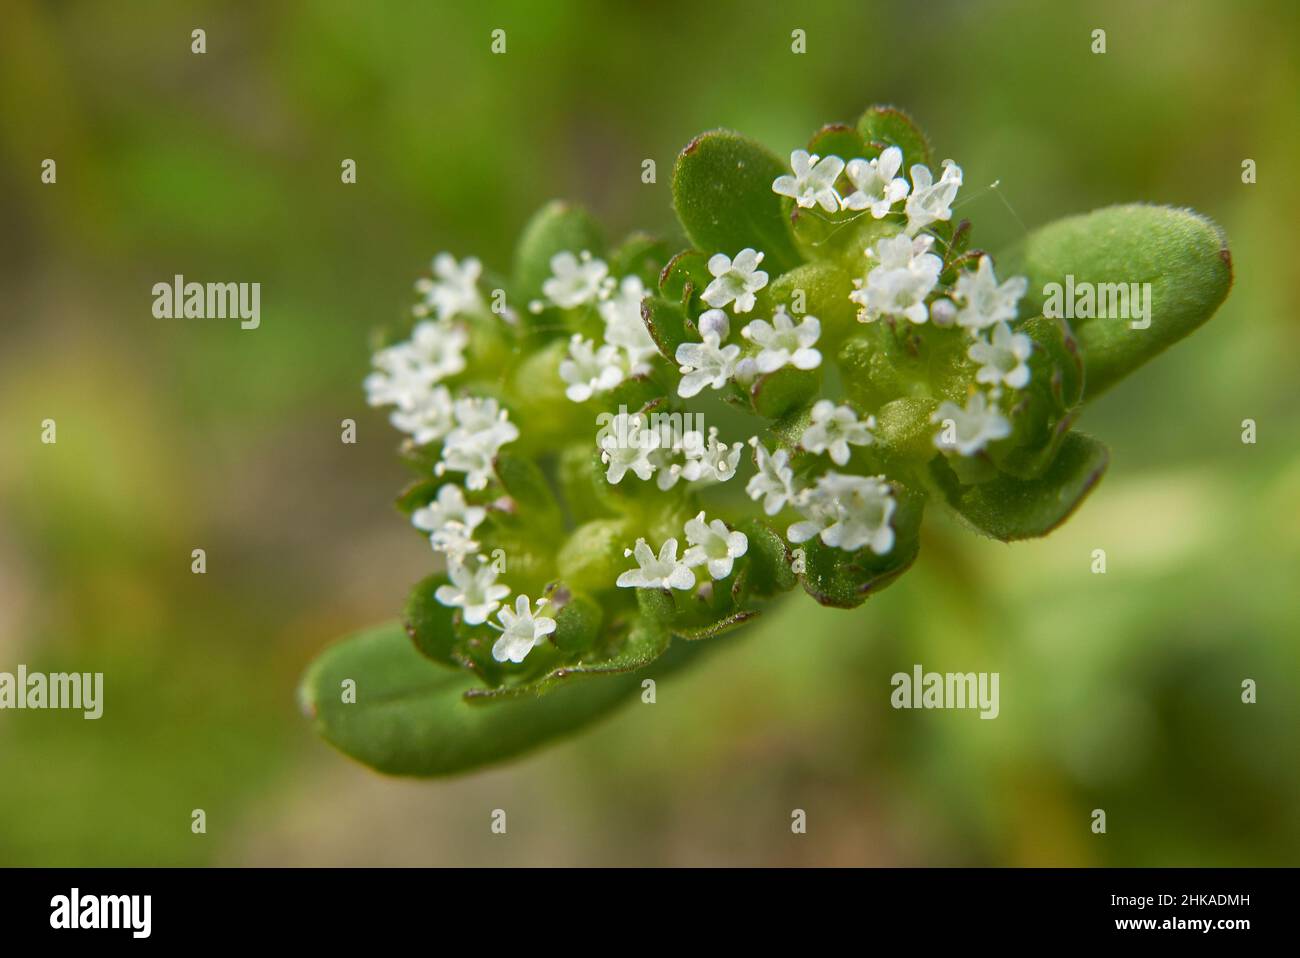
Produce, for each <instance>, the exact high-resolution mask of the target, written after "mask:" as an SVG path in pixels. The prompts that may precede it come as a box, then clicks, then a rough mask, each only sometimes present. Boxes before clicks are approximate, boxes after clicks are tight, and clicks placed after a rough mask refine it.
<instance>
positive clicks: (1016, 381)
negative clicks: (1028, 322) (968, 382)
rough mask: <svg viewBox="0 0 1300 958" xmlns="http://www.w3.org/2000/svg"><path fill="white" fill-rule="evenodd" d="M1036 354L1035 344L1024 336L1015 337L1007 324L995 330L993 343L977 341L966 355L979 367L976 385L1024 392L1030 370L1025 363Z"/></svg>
mask: <svg viewBox="0 0 1300 958" xmlns="http://www.w3.org/2000/svg"><path fill="white" fill-rule="evenodd" d="M1033 351H1034V341H1033V340H1032V339H1030V338H1029V337H1028V336H1026V335H1025V334H1024V333H1013V332H1012V331H1011V327H1010V326H1008V325H1007V324H1006V323H998V324H997V325H996V326H994V327H993V340H992V342H985V341H984V340H983V339H976V340H975V342H974V343H972V344H971V347H970V349H968V350H967V351H966V355H967V356H969V357H970V358H971V359H972V360H974V361H975V362H977V363H979V364H980V371H979V372H978V373H976V374H975V381H976V382H977V383H991V384H992V385H994V386H997V385H999V384H1003V385H1007V386H1010V387H1011V388H1012V389H1023V388H1024V387H1025V385H1026V384H1027V383H1028V382H1029V366H1028V364H1027V363H1026V362H1025V360H1026V359H1028V358H1029V354H1030V353H1032V352H1033Z"/></svg>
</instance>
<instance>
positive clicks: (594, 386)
mask: <svg viewBox="0 0 1300 958" xmlns="http://www.w3.org/2000/svg"><path fill="white" fill-rule="evenodd" d="M620 358H621V357H620V355H619V351H618V347H617V346H610V345H609V344H606V345H604V346H601V347H600V348H599V349H597V348H596V344H595V343H593V342H592V341H591V340H590V339H583V338H582V336H581V335H580V334H578V333H574V334H573V338H572V339H570V340H569V356H568V358H567V359H563V360H561V361H560V378H561V379H563V380H564V381H565V382H566V383H568V384H569V387H568V388H567V389H565V390H564V395H566V396H568V397H569V398H570V399H572V400H573V401H574V402H586V401H587V400H588V399H590V398H591V397H592V396H594V395H595V394H596V393H603V392H606V391H608V390H610V389H613V388H614V387H615V386H617V385H618V384H619V383H621V382H622V381H623V367H622V365H621V364H620V362H619V360H620Z"/></svg>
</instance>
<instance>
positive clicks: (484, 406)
mask: <svg viewBox="0 0 1300 958" xmlns="http://www.w3.org/2000/svg"><path fill="white" fill-rule="evenodd" d="M452 413H453V416H454V417H455V421H456V427H455V428H454V429H452V431H451V432H449V433H448V434H447V438H446V440H445V441H444V442H443V447H442V460H441V461H440V462H439V463H438V465H437V467H436V468H435V470H434V471H435V473H436V474H437V475H442V474H443V473H444V472H446V471H447V470H448V469H450V470H452V471H453V472H463V473H465V474H466V475H465V486H466V488H468V489H483V488H485V487H486V486H487V484H488V481H489V480H490V479H491V478H492V470H493V460H494V459H496V455H497V453H498V452H499V451H500V450H501V447H502V446H504V445H505V444H506V443H508V442H514V441H515V440H516V439H518V438H519V428H518V427H517V426H516V425H515V424H514V423H512V422H511V421H510V419H509V417H508V415H507V414H506V411H505V410H504V409H502V408H501V407H500V405H499V404H498V403H497V401H496V400H495V399H491V398H488V399H476V398H473V397H470V398H466V399H457V400H456V402H455V404H454V405H453V407H452Z"/></svg>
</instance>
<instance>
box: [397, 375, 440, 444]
mask: <svg viewBox="0 0 1300 958" xmlns="http://www.w3.org/2000/svg"><path fill="white" fill-rule="evenodd" d="M452 408H453V403H452V399H451V391H450V390H448V389H447V387H446V386H435V387H434V388H433V390H431V391H429V392H426V393H425V394H424V395H423V396H422V397H421V398H420V399H419V400H418V401H416V402H412V403H408V404H405V405H403V406H401V407H399V408H397V409H394V410H393V412H392V413H390V414H389V417H388V421H389V422H391V423H392V424H393V428H394V429H398V430H400V431H402V432H404V433H407V434H409V435H410V437H411V441H412V442H414V443H415V444H416V445H417V446H423V445H425V444H427V443H431V442H437V441H438V440H439V439H442V438H443V437H444V436H446V435H447V433H449V432H451V430H452V428H453V427H454V426H455V424H456V420H455V417H454V416H453V415H452Z"/></svg>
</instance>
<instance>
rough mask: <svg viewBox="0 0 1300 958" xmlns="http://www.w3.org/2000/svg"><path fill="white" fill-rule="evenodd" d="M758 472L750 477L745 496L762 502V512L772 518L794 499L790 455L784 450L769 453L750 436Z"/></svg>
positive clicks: (755, 437) (754, 437) (755, 438)
mask: <svg viewBox="0 0 1300 958" xmlns="http://www.w3.org/2000/svg"><path fill="white" fill-rule="evenodd" d="M749 444H750V445H751V446H753V447H754V458H755V460H756V462H757V465H758V472H757V473H755V474H754V475H753V476H751V477H750V479H749V483H748V484H747V485H746V486H745V494H746V495H748V496H749V498H751V499H753V500H754V501H755V502H757V501H758V500H759V499H762V500H763V512H765V513H766V514H767V515H769V516H774V515H776V514H777V513H778V512H780V511H781V510H782V509H783V508H785V506H786V504H787V503H789V502H790V501H792V500H793V499H794V496H795V489H794V470H793V469H791V468H790V454H789V453H788V452H786V451H785V450H784V449H778V450H777V451H776V452H774V453H769V452H768V451H767V447H766V446H764V445H763V444H762V443H761V442H759V441H758V437H757V436H752V437H751V438H750V440H749Z"/></svg>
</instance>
